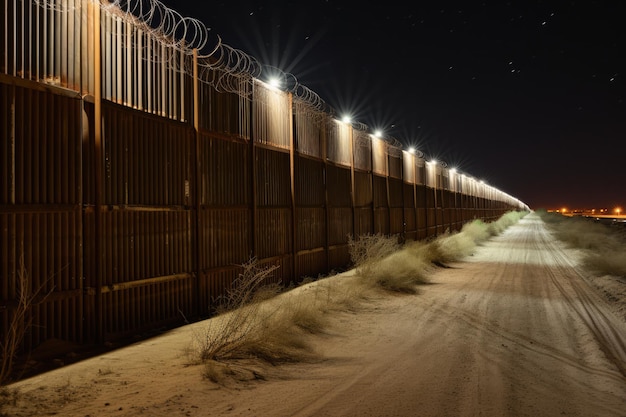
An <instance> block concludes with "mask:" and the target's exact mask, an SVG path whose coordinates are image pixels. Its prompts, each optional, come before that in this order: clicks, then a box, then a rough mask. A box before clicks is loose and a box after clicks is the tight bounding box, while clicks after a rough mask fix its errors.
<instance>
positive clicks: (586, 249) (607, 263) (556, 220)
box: [537, 210, 626, 277]
mask: <svg viewBox="0 0 626 417" xmlns="http://www.w3.org/2000/svg"><path fill="white" fill-rule="evenodd" d="M537 213H538V214H539V216H540V217H541V219H542V220H543V221H544V222H545V223H546V224H547V225H548V227H549V228H550V230H551V231H552V232H553V233H554V234H555V236H556V237H557V238H558V239H559V240H560V241H562V242H564V243H566V244H567V245H569V246H570V247H572V248H576V249H580V250H582V251H583V257H582V266H583V267H584V268H585V269H587V270H588V271H590V272H592V273H593V274H595V275H597V276H603V275H610V276H615V277H626V257H625V256H624V254H625V253H626V242H625V241H624V238H623V235H624V230H623V227H621V226H615V228H613V227H612V226H607V225H604V224H601V223H596V222H594V221H593V220H592V219H588V218H582V217H567V216H563V215H561V214H558V213H548V212H546V211H545V210H539V211H537Z"/></svg>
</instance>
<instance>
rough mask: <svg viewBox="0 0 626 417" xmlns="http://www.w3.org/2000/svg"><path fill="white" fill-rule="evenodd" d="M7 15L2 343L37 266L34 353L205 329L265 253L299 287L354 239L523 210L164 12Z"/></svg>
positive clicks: (0, 90)
mask: <svg viewBox="0 0 626 417" xmlns="http://www.w3.org/2000/svg"><path fill="white" fill-rule="evenodd" d="M0 5H1V6H0V7H2V10H3V15H2V16H1V17H0V48H1V49H2V50H3V51H4V54H3V56H0V59H1V61H0V231H1V232H2V234H1V236H0V337H3V338H4V337H5V336H6V334H7V333H6V332H7V331H8V327H9V326H10V323H11V320H12V317H13V314H14V310H15V307H16V304H17V300H18V297H19V277H20V273H21V272H26V273H27V276H28V278H29V287H30V289H31V290H35V289H36V290H38V291H39V293H38V294H39V297H38V298H36V299H35V301H36V302H35V303H33V305H32V307H31V310H30V312H29V318H30V320H32V322H31V323H32V325H31V326H29V328H28V331H27V334H26V339H25V340H24V342H23V349H24V350H25V351H30V350H32V349H34V348H36V347H38V346H40V345H41V344H42V343H44V342H46V341H48V340H61V341H67V342H71V343H75V344H80V345H86V344H101V343H103V342H106V341H111V340H117V339H121V338H124V337H127V336H129V335H132V334H136V333H139V332H143V331H147V330H150V329H154V328H157V327H159V326H164V325H176V324H182V323H183V322H184V320H185V318H186V319H190V318H200V317H204V316H207V315H208V314H209V309H210V308H211V304H212V300H213V299H214V298H215V297H217V296H219V295H220V294H222V293H223V292H224V290H225V289H226V288H229V286H230V285H231V283H232V281H233V280H234V279H235V278H236V277H237V276H238V273H239V272H240V270H241V265H242V264H243V263H245V262H246V261H248V260H249V259H250V258H251V257H255V258H256V259H257V260H258V262H259V263H260V264H262V265H276V266H279V268H278V269H276V271H275V273H274V279H275V280H276V281H280V282H283V283H289V282H293V281H298V280H299V279H301V278H302V277H305V276H313V277H316V276H318V274H325V273H327V272H329V271H331V270H337V269H341V268H345V267H347V266H349V264H350V256H349V246H348V240H349V239H348V237H349V236H354V237H357V238H358V236H362V235H365V234H384V235H389V236H394V235H397V236H398V237H399V238H401V239H407V240H418V239H425V238H428V237H431V236H435V235H437V234H441V233H444V232H445V231H446V230H459V229H460V228H461V226H462V225H463V224H464V223H465V222H467V221H470V220H472V219H475V218H480V219H483V220H487V221H488V220H492V219H496V218H498V217H499V216H501V215H502V214H504V213H505V212H507V211H509V210H525V209H527V208H528V207H527V206H526V205H524V204H523V203H522V202H520V201H518V200H517V199H515V198H513V197H511V196H509V195H507V194H505V193H503V192H501V191H499V190H497V189H495V188H493V187H491V186H489V185H487V184H483V183H481V182H480V181H477V180H476V179H474V178H472V177H470V176H467V175H465V174H462V173H458V172H456V171H454V170H452V169H448V168H447V167H445V166H443V165H442V164H440V163H437V162H435V161H426V160H425V159H424V157H423V156H422V155H419V154H413V153H410V152H407V151H405V150H403V149H402V148H401V147H400V146H398V145H397V144H396V143H394V142H393V141H392V140H389V139H384V138H377V137H374V136H373V135H371V134H370V133H368V132H367V129H366V128H363V127H362V126H355V125H352V124H350V123H344V122H342V121H339V120H336V119H335V118H334V117H333V114H332V111H330V110H328V109H327V108H325V107H324V105H323V102H322V101H321V100H320V99H319V98H318V97H317V96H316V95H315V94H314V93H312V92H310V91H308V90H306V88H304V87H302V86H296V87H294V88H292V89H291V90H287V91H285V90H281V89H276V88H273V87H271V86H269V85H268V84H266V83H264V82H263V81H261V80H260V78H258V75H259V74H260V73H259V72H258V65H257V64H256V61H254V60H253V59H252V58H249V57H246V56H245V55H243V54H241V53H239V52H237V51H236V50H233V49H231V48H229V47H227V46H226V45H223V44H221V43H220V42H218V43H216V44H215V45H214V46H212V47H210V48H208V49H209V50H210V53H209V54H204V55H203V52H202V50H205V49H207V46H206V44H207V40H206V39H205V38H202V40H198V39H197V38H196V37H193V36H191V35H190V33H192V31H191V29H190V28H192V27H194V28H195V29H194V30H195V31H196V32H194V33H203V32H202V30H200V29H198V26H197V23H195V21H193V20H189V19H180V20H178V21H177V22H178V23H176V24H172V23H171V21H172V16H173V15H172V12H171V11H169V10H168V9H166V8H164V7H163V6H162V5H160V4H159V3H158V2H156V1H153V2H145V1H139V0H137V1H136V2H129V3H126V2H124V3H121V2H115V3H108V2H105V1H103V2H94V1H92V0H21V1H17V0H0ZM157 16H158V17H157ZM168 22H169V23H168ZM194 25H195V26H194ZM170 26H173V28H171V29H167V28H168V27H170ZM181 28H182V29H184V30H182V33H183V36H182V38H176V35H177V34H178V33H179V32H181ZM168 30H169V31H170V32H171V33H168ZM177 39H178V40H177ZM194 42H195V44H194ZM198 43H199V44H198ZM233 56H236V59H234V58H233Z"/></svg>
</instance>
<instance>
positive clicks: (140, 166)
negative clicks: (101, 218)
mask: <svg viewBox="0 0 626 417" xmlns="http://www.w3.org/2000/svg"><path fill="white" fill-rule="evenodd" d="M103 120H104V141H105V146H104V148H105V201H106V202H107V203H108V204H123V205H157V206H165V205H179V206H184V205H190V204H191V196H190V195H189V190H190V189H191V185H192V181H193V177H194V174H193V171H192V166H193V163H192V161H193V157H194V153H195V148H194V145H193V131H192V130H191V129H190V128H189V126H188V125H185V124H182V123H177V122H174V121H169V120H167V119H163V118H157V117H155V116H151V115H148V114H146V113H143V112H139V111H134V110H131V109H128V108H124V107H122V106H117V105H115V104H112V103H105V105H104V106H103Z"/></svg>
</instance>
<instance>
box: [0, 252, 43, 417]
mask: <svg viewBox="0 0 626 417" xmlns="http://www.w3.org/2000/svg"><path fill="white" fill-rule="evenodd" d="M15 293H16V295H17V297H16V298H17V305H16V306H15V308H14V309H13V311H12V313H11V316H10V319H9V325H8V327H7V329H6V334H5V335H4V338H3V339H0V354H1V357H0V415H3V414H2V408H3V405H5V404H15V402H16V401H17V397H18V392H17V391H15V390H10V389H9V388H7V387H6V385H7V384H8V383H9V382H10V381H11V378H12V376H13V365H14V363H15V359H16V356H17V354H18V351H19V349H20V346H21V344H22V341H23V340H24V335H25V334H26V330H27V329H28V327H30V320H31V319H30V317H29V315H28V313H29V311H30V308H31V306H32V305H33V303H34V300H35V298H36V297H37V296H38V293H39V291H35V292H34V293H33V291H32V290H31V285H30V277H29V275H28V272H27V271H26V266H25V265H24V258H23V257H20V267H19V270H18V271H17V276H16V284H15Z"/></svg>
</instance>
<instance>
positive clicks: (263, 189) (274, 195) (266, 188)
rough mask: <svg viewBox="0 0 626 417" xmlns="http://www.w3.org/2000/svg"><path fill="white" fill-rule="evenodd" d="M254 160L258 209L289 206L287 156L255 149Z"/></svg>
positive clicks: (289, 191)
mask: <svg viewBox="0 0 626 417" xmlns="http://www.w3.org/2000/svg"><path fill="white" fill-rule="evenodd" d="M255 158H256V160H255V167H256V172H255V181H256V194H257V195H256V201H257V205H258V206H259V207H266V206H273V207H281V206H290V205H291V185H290V178H289V177H290V175H289V172H290V168H289V166H290V165H289V164H290V162H289V154H288V153H286V152H281V151H276V150H271V149H266V148H261V147H257V148H256V154H255Z"/></svg>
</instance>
